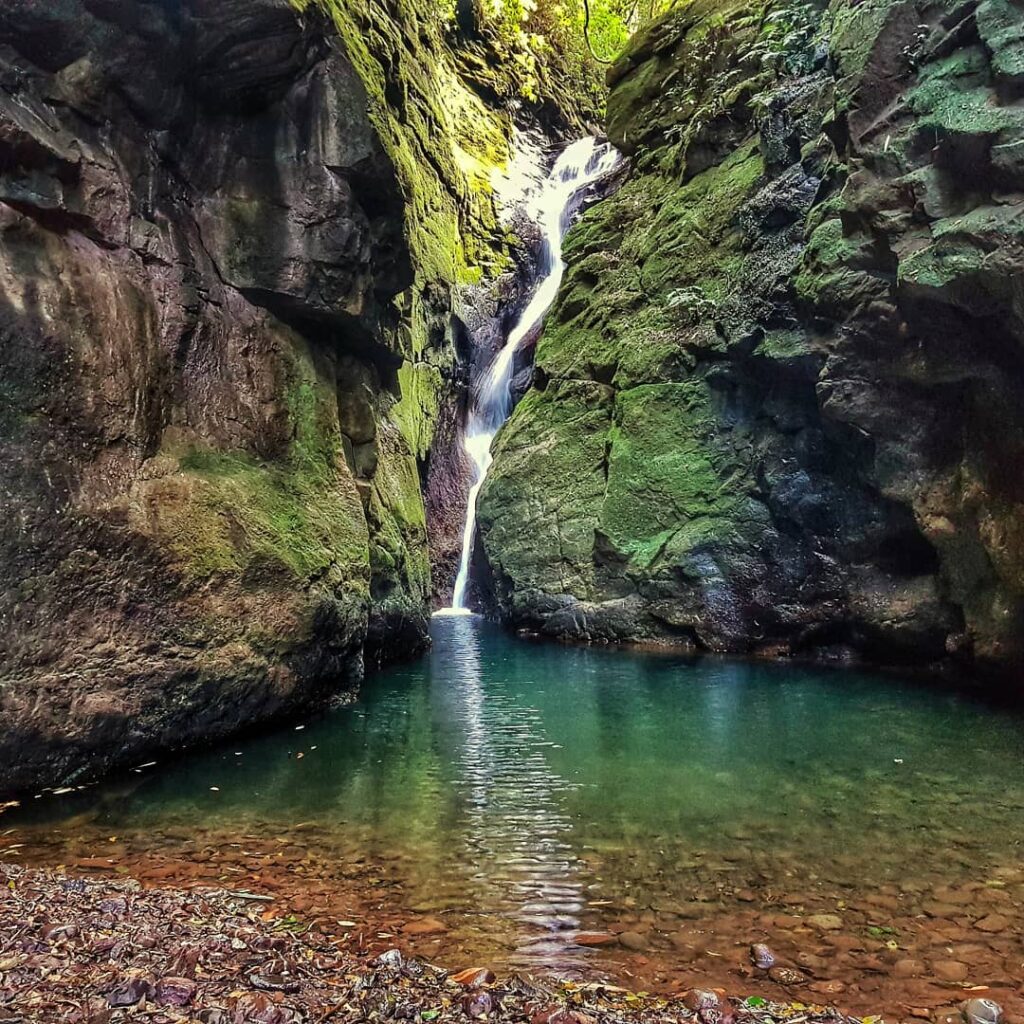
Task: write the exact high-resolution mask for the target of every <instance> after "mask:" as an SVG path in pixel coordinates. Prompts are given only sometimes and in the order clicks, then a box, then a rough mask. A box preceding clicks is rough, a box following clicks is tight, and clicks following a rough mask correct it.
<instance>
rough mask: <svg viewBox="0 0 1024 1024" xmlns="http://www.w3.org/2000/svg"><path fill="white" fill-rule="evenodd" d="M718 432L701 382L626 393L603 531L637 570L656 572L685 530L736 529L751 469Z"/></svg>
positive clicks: (700, 534)
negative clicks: (745, 469) (747, 470)
mask: <svg viewBox="0 0 1024 1024" xmlns="http://www.w3.org/2000/svg"><path fill="white" fill-rule="evenodd" d="M717 434H718V428H717V424H716V418H715V413H714V411H713V409H712V408H711V403H710V398H709V395H708V391H707V385H706V384H705V383H704V382H703V381H701V380H691V381H687V382H685V383H678V384H651V385H645V386H643V387H638V388H633V389H631V390H628V391H623V392H621V393H620V394H619V395H618V397H617V399H616V405H615V425H614V427H613V428H612V430H611V434H610V439H611V452H610V455H609V460H608V486H607V491H606V496H605V500H604V505H603V508H602V511H601V520H600V528H601V530H602V532H603V533H604V534H605V535H606V536H607V537H608V539H609V541H610V542H611V543H612V544H614V546H615V548H616V549H617V550H618V551H619V552H621V553H622V554H623V555H624V556H626V557H627V558H628V560H629V562H630V563H631V564H632V565H633V566H634V567H636V568H638V569H650V568H651V567H652V566H653V565H654V563H655V562H656V561H657V560H658V558H659V557H660V556H662V554H663V553H664V551H665V548H666V545H667V544H668V543H669V541H670V540H672V539H673V538H674V537H676V535H677V534H678V533H679V532H680V530H681V529H685V530H686V536H687V537H689V538H690V540H691V541H693V540H696V539H697V538H700V540H701V541H702V542H703V541H705V540H707V539H708V538H710V537H712V536H719V535H722V534H728V533H730V532H731V530H732V529H733V521H734V519H735V517H736V513H737V509H738V508H739V507H740V499H741V495H742V486H741V478H742V474H743V469H742V468H741V466H740V464H739V463H738V462H737V461H736V460H734V459H733V457H732V456H731V454H730V452H729V451H728V449H725V448H722V447H719V445H718V444H717V443H716V435H717ZM677 547H678V544H677Z"/></svg>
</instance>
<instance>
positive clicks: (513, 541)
mask: <svg viewBox="0 0 1024 1024" xmlns="http://www.w3.org/2000/svg"><path fill="white" fill-rule="evenodd" d="M611 413H612V392H611V389H610V388H607V387H603V386H602V385H600V384H594V383H592V382H585V383H584V382H577V381H564V382H558V383H555V382H553V383H551V384H550V385H549V386H548V388H547V389H546V390H545V391H531V392H530V393H529V394H527V396H526V397H525V398H524V399H523V400H522V401H521V402H520V403H519V405H518V406H516V409H515V411H514V412H513V414H512V418H511V419H510V420H509V422H508V423H507V424H506V425H505V427H504V428H503V429H502V431H501V433H500V434H499V435H498V439H497V442H496V444H495V449H494V451H495V460H494V465H493V467H492V469H491V473H490V474H489V476H488V478H487V482H486V484H485V485H484V488H483V490H482V491H481V494H480V500H479V504H478V515H479V522H480V525H481V529H482V531H483V535H484V537H485V545H486V549H487V554H488V557H489V558H490V559H491V564H492V565H493V566H495V568H496V571H497V572H498V573H500V574H505V575H507V576H508V577H510V578H513V579H515V580H516V583H517V586H521V587H522V588H525V589H527V590H529V589H534V590H541V591H545V592H548V593H554V594H559V593H570V594H575V595H576V596H577V597H580V598H584V597H586V596H588V595H589V594H590V593H591V592H592V588H593V566H592V554H593V548H594V530H595V527H596V524H597V516H598V513H599V509H600V502H601V498H602V495H603V494H604V487H605V453H606V447H607V438H608V428H609V426H610V424H611Z"/></svg>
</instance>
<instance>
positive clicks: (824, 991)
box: [808, 981, 846, 996]
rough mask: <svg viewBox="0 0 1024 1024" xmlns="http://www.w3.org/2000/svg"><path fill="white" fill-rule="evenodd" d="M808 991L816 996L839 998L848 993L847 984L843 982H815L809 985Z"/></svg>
mask: <svg viewBox="0 0 1024 1024" xmlns="http://www.w3.org/2000/svg"><path fill="white" fill-rule="evenodd" d="M808 989H809V991H811V992H813V993H814V994H815V995H816V996H838V995H842V993H843V992H845V991H846V983H845V982H842V981H813V982H811V984H810V985H808Z"/></svg>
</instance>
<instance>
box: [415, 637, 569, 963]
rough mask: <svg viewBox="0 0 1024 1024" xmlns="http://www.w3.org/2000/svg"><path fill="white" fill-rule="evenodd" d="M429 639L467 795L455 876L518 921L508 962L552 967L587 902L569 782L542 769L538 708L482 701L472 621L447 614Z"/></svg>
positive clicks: (436, 688) (499, 699) (435, 684)
mask: <svg viewBox="0 0 1024 1024" xmlns="http://www.w3.org/2000/svg"><path fill="white" fill-rule="evenodd" d="M435 633H436V639H435V645H434V648H433V650H432V653H431V655H430V677H431V687H430V690H431V695H432V701H433V705H434V720H435V722H439V723H442V725H441V727H442V729H443V730H444V732H445V733H446V734H448V735H451V736H453V738H454V742H453V745H452V747H453V749H452V756H453V762H454V764H455V766H456V773H455V774H456V777H457V778H458V779H459V784H460V786H461V787H462V788H463V789H464V791H465V799H466V813H465V817H464V819H463V820H462V821H460V822H459V830H458V835H459V839H460V842H461V844H462V849H463V857H462V870H463V872H464V873H465V875H466V876H467V877H468V879H469V880H470V881H471V882H472V884H473V887H474V902H475V904H476V906H477V907H480V908H493V909H494V910H496V911H498V912H500V913H502V914H503V915H504V916H506V917H507V918H509V919H510V920H512V921H514V922H515V925H516V928H515V933H514V934H515V949H514V951H513V952H512V955H511V957H510V960H511V962H513V963H517V964H522V965H524V966H530V965H531V963H536V962H542V963H544V964H546V965H548V966H552V965H557V964H559V963H561V962H562V961H563V960H564V956H563V954H564V952H565V949H566V941H567V936H570V935H571V934H573V933H574V932H575V931H576V930H578V928H579V917H578V915H579V913H580V911H581V910H582V909H583V905H584V895H583V886H582V882H581V881H580V878H579V876H580V867H581V865H580V862H579V860H578V858H577V857H576V855H575V854H574V852H573V848H572V845H571V834H572V822H571V820H570V818H569V817H568V815H567V814H566V812H565V809H564V807H563V796H564V794H565V793H566V792H567V791H568V790H569V788H570V786H569V784H568V783H567V782H566V780H565V779H563V778H562V777H561V776H559V775H558V774H556V773H555V772H553V771H552V770H551V768H550V766H549V764H548V761H547V757H546V752H547V750H548V749H550V746H551V741H550V740H548V739H547V737H546V732H545V729H544V722H543V719H542V716H541V713H540V710H539V709H538V708H537V707H534V706H531V705H530V703H529V702H524V701H522V700H521V699H519V698H517V697H516V696H515V695H513V694H509V693H500V692H499V693H492V694H490V695H486V692H485V684H484V674H485V671H486V670H487V668H490V667H492V666H485V663H484V661H483V658H482V653H481V642H480V638H481V628H480V625H479V623H478V622H477V621H475V620H474V619H472V618H469V617H446V618H445V619H444V620H443V624H442V625H440V626H439V627H437V628H436V630H435ZM453 725H454V727H455V728H454V730H452V726H453Z"/></svg>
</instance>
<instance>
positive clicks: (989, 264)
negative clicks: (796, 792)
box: [480, 0, 1024, 681]
mask: <svg viewBox="0 0 1024 1024" xmlns="http://www.w3.org/2000/svg"><path fill="white" fill-rule="evenodd" d="M610 83H611V86H612V92H611V98H610V102H609V134H610V136H611V138H612V141H613V142H615V143H616V144H617V145H618V146H619V147H621V148H622V149H623V150H624V151H625V152H626V153H627V154H628V155H629V156H630V157H631V159H632V163H633V170H632V174H631V176H630V178H629V180H628V181H627V182H626V184H625V185H624V186H623V187H622V188H621V190H620V191H619V192H618V193H617V194H616V195H615V197H614V198H612V199H609V200H607V201H605V202H604V203H602V204H601V205H599V206H598V207H596V208H595V209H593V210H592V211H591V212H590V213H589V214H588V215H587V217H586V218H585V220H584V222H583V223H582V224H581V225H580V226H579V227H578V228H577V229H576V230H575V231H574V232H572V233H571V235H570V237H569V240H568V243H567V248H566V251H567V256H568V260H569V271H568V277H567V283H566V285H565V287H564V288H563V290H562V294H561V297H560V300H559V302H558V305H557V306H556V307H555V309H554V310H553V312H552V314H551V316H550V318H549V321H548V325H547V327H546V329H545V331H544V333H543V336H542V337H541V339H540V342H539V346H538V350H537V360H536V375H535V383H534V386H533V388H532V389H531V390H530V392H529V393H528V394H527V395H526V397H525V398H524V400H523V401H522V402H521V403H520V404H519V406H518V407H517V409H516V411H515V413H514V415H513V417H512V419H511V421H510V423H509V424H508V425H507V427H506V428H505V430H504V431H503V432H502V434H501V435H499V438H498V441H497V445H496V457H495V463H494V466H493V468H492V470H491V474H490V476H489V478H488V482H487V484H486V487H485V489H484V491H483V494H482V497H481V507H480V529H481V536H482V539H483V542H484V546H485V550H486V554H487V559H488V562H489V564H490V566H491V570H492V576H493V579H492V585H493V589H494V593H495V599H496V602H497V606H498V610H499V612H500V614H501V616H502V617H503V619H504V620H505V621H507V622H509V623H510V624H512V625H514V626H516V627H519V628H522V629H527V630H532V631H537V632H540V633H544V634H548V635H553V636H559V637H566V638H577V639H588V640H594V641H621V640H653V641H660V642H671V643H677V644H682V645H690V646H693V647H695V648H698V649H707V650H712V651H730V652H758V653H763V654H784V655H813V656H819V657H825V658H831V659H836V660H850V659H852V658H864V659H867V660H870V661H874V662H879V663H899V664H911V665H915V666H924V665H929V666H932V665H953V664H956V665H959V666H961V667H964V668H966V669H969V670H972V671H974V670H982V671H989V670H991V671H993V672H997V673H1001V674H1005V675H1008V676H1009V677H1010V678H1011V679H1016V680H1018V681H1019V679H1020V678H1021V670H1022V667H1024V404H1022V402H1021V395H1022V394H1024V6H1022V5H1021V3H1020V2H1019V0H980V2H975V0H966V2H965V0H934V2H933V0H916V2H915V0H861V2H853V0H835V2H833V3H832V4H831V6H829V7H825V6H824V5H822V4H813V3H808V4H800V3H776V2H767V3H764V2H760V0H690V2H683V3H681V4H680V5H678V6H677V9H676V10H675V11H674V12H673V13H671V14H669V15H668V16H666V17H664V18H663V19H661V20H660V21H658V22H657V23H655V24H653V25H651V26H650V27H649V28H647V29H646V30H645V31H643V32H642V33H641V34H640V35H639V36H638V37H636V38H635V39H634V40H633V42H632V43H631V46H630V48H629V50H628V51H627V53H626V54H625V55H624V56H623V57H622V58H621V59H620V60H619V62H618V63H617V64H616V65H615V67H614V68H613V69H612V71H611V74H610Z"/></svg>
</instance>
